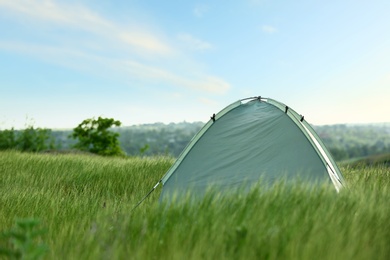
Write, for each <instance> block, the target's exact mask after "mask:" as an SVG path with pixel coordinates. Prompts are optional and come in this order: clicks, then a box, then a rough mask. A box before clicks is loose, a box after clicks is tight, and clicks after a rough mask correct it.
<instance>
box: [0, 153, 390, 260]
mask: <svg viewBox="0 0 390 260" xmlns="http://www.w3.org/2000/svg"><path fill="white" fill-rule="evenodd" d="M172 163H173V159H172V158H166V157H154V158H103V157H98V156H91V155H70V154H68V155H50V154H23V153H18V152H0V192H1V195H0V232H3V233H4V234H10V233H9V232H10V231H12V230H14V229H15V227H16V226H15V222H16V221H18V219H29V218H33V219H35V220H39V221H40V224H39V226H38V227H37V228H42V229H44V230H45V232H44V233H42V234H37V235H36V239H35V240H34V239H30V240H31V241H30V240H29V243H30V244H28V245H27V246H26V247H24V249H25V252H29V250H30V249H31V250H30V251H33V249H34V247H36V248H38V247H39V246H40V245H41V244H44V245H45V246H46V249H47V250H46V252H45V253H44V254H43V258H44V259H390V207H389V202H390V170H389V168H387V167H385V166H375V167H360V168H358V167H351V168H349V167H348V166H343V168H342V172H343V173H344V177H345V179H346V181H347V183H348V188H347V189H344V190H343V191H341V192H340V193H339V194H337V193H336V192H335V190H333V189H330V188H329V187H325V186H324V187H317V188H308V187H306V186H304V185H302V186H298V187H293V188H286V186H285V185H284V184H283V183H280V184H277V185H275V187H273V188H272V189H269V190H266V191H262V192H259V189H254V190H253V191H252V192H250V193H248V194H246V195H242V196H239V197H230V198H229V197H226V198H221V199H219V200H213V199H212V197H206V198H205V199H204V200H202V201H199V202H195V203H192V204H190V203H180V205H176V204H171V205H170V206H169V207H164V206H163V205H160V204H159V203H158V196H159V192H160V190H161V187H159V188H158V189H157V190H156V191H155V192H154V193H153V194H152V195H151V196H150V197H149V198H148V199H147V200H145V201H144V203H143V204H141V205H140V206H139V207H138V208H137V209H136V210H135V211H134V212H131V209H132V208H133V206H134V205H135V204H136V203H137V202H138V201H139V200H140V199H141V198H142V197H143V196H144V195H145V194H146V193H147V192H148V191H149V190H150V189H151V188H152V187H153V185H154V184H155V183H156V182H157V181H158V180H159V179H160V178H161V177H162V176H163V174H164V173H165V172H166V171H167V170H168V168H169V167H170V165H171V164H172ZM25 221H27V220H25ZM27 222H28V221H27ZM34 228H35V227H34ZM25 232H26V233H28V232H27V231H25ZM30 233H31V232H30ZM30 233H28V234H30ZM28 234H27V235H28ZM30 235H31V234H30ZM27 237H28V236H27ZM15 240H18V241H23V238H18V237H16V236H14V237H12V236H11V237H10V236H3V237H2V238H0V248H3V252H4V249H8V250H11V251H12V250H13V251H16V249H18V248H21V246H20V245H19V244H18V243H17V242H15ZM27 240H28V239H27ZM24 241H26V239H25V240H24ZM26 248H27V249H26ZM1 258H4V259H5V258H6V256H5V255H4V254H3V256H1V255H0V259H1Z"/></svg>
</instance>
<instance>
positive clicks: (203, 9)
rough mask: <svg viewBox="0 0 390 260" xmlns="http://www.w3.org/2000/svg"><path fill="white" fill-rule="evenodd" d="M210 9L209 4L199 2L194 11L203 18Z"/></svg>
mask: <svg viewBox="0 0 390 260" xmlns="http://www.w3.org/2000/svg"><path fill="white" fill-rule="evenodd" d="M208 11H209V6H208V5H206V4H198V5H196V6H195V7H194V9H193V13H194V15H195V16H196V17H198V18H201V17H203V15H204V14H205V13H207V12H208Z"/></svg>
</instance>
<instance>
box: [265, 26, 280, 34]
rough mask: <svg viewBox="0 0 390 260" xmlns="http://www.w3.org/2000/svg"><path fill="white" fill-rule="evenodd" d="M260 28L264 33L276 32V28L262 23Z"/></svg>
mask: <svg viewBox="0 0 390 260" xmlns="http://www.w3.org/2000/svg"><path fill="white" fill-rule="evenodd" d="M261 30H262V31H263V32H265V33H276V32H277V31H278V29H277V28H276V27H274V26H271V25H263V26H261Z"/></svg>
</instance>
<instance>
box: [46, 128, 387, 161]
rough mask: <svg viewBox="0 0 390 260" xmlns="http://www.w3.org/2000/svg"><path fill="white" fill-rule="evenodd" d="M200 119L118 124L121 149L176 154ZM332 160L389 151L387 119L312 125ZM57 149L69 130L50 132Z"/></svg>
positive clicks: (65, 144) (63, 145) (66, 145)
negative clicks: (385, 120)
mask: <svg viewBox="0 0 390 260" xmlns="http://www.w3.org/2000/svg"><path fill="white" fill-rule="evenodd" d="M203 125H204V123H202V122H195V123H187V122H182V123H171V124H162V123H155V124H145V125H136V126H129V127H120V128H117V129H115V130H113V131H116V132H118V133H119V134H120V136H119V141H120V145H121V147H122V149H123V150H124V151H125V152H126V153H127V154H128V155H145V156H150V155H161V154H166V155H173V156H175V157H177V156H178V155H179V154H180V152H181V151H182V150H183V149H184V147H185V146H186V145H187V144H188V142H189V141H190V140H191V138H192V137H193V136H194V135H195V134H196V133H197V132H198V131H199V130H200V129H201V128H202V126H203ZM314 129H315V130H316V132H317V133H318V135H319V136H320V137H321V139H322V140H323V141H324V143H325V145H326V146H327V147H328V149H329V150H330V152H331V153H332V155H333V156H334V157H335V159H336V160H338V161H341V160H346V159H350V158H356V157H364V156H368V155H374V154H381V153H390V123H386V124H370V125H326V126H314ZM51 133H52V135H53V138H54V140H55V147H56V148H57V149H62V150H66V149H69V148H70V147H71V146H72V145H73V144H74V142H75V140H72V139H70V138H69V137H68V136H69V135H70V133H71V131H70V130H69V131H55V130H53V131H52V132H51Z"/></svg>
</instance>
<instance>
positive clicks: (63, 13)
mask: <svg viewBox="0 0 390 260" xmlns="http://www.w3.org/2000/svg"><path fill="white" fill-rule="evenodd" d="M0 9H6V10H7V11H8V12H11V13H13V14H14V15H15V16H21V17H23V19H26V17H27V18H29V19H30V20H32V21H34V22H43V23H44V24H45V26H52V27H54V26H65V27H68V28H72V29H75V30H83V31H86V32H89V33H92V34H94V35H98V36H100V37H103V38H105V39H109V40H110V41H112V40H114V41H116V42H117V43H119V44H124V45H127V46H128V45H130V46H132V47H135V48H137V49H141V50H143V51H147V52H150V53H153V54H164V55H166V54H171V53H172V52H173V51H172V48H171V47H170V46H168V45H167V44H166V43H165V42H164V41H163V40H161V39H159V38H158V37H157V36H156V35H154V34H153V32H148V31H145V30H144V31H142V32H140V31H137V30H135V29H134V28H130V29H126V28H123V27H122V26H121V25H119V24H115V23H113V22H111V21H110V20H108V19H105V18H104V17H102V16H101V15H99V14H97V13H95V12H93V11H91V10H90V9H88V8H86V7H84V6H81V5H66V4H60V3H58V2H56V1H53V0H35V1H34V0H30V1H22V0H12V1H7V0H0Z"/></svg>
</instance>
